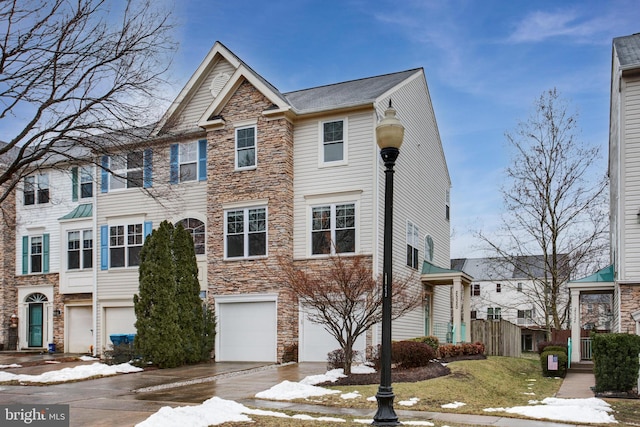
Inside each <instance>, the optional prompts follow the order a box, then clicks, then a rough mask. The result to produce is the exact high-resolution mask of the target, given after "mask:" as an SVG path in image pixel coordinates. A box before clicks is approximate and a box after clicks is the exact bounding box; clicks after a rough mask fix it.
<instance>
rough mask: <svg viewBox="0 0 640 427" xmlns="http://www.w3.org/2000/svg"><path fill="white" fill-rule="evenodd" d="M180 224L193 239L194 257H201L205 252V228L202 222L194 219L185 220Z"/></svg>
mask: <svg viewBox="0 0 640 427" xmlns="http://www.w3.org/2000/svg"><path fill="white" fill-rule="evenodd" d="M179 224H182V226H183V227H184V229H185V230H187V231H188V232H189V233H190V234H191V237H192V238H193V246H194V249H195V251H196V255H202V254H204V251H205V246H204V237H205V226H204V222H202V221H200V220H199V219H196V218H185V219H183V220H182V221H180V222H179Z"/></svg>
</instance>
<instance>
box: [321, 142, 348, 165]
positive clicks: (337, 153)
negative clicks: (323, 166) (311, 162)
mask: <svg viewBox="0 0 640 427" xmlns="http://www.w3.org/2000/svg"><path fill="white" fill-rule="evenodd" d="M343 148H344V144H343V143H341V142H337V143H332V144H325V145H324V161H325V162H337V161H340V160H343V159H344V156H343V154H342V153H343V151H344V149H343Z"/></svg>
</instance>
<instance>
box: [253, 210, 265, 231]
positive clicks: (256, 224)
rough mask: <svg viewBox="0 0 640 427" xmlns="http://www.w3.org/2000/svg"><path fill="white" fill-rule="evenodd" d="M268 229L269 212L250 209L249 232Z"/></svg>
mask: <svg viewBox="0 0 640 427" xmlns="http://www.w3.org/2000/svg"><path fill="white" fill-rule="evenodd" d="M266 229H267V211H266V209H264V208H261V209H249V232H256V231H265V230H266Z"/></svg>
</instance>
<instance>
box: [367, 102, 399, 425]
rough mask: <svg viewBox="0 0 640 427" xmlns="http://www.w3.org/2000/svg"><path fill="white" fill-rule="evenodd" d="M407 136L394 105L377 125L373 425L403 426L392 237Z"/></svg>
mask: <svg viewBox="0 0 640 427" xmlns="http://www.w3.org/2000/svg"><path fill="white" fill-rule="evenodd" d="M403 137H404V127H403V126H402V123H400V120H398V119H397V118H396V110H394V109H393V107H392V106H391V100H389V108H387V110H386V111H385V112H384V118H383V119H382V120H381V121H380V123H378V126H376V140H377V143H378V147H380V157H382V160H383V161H384V165H385V168H386V169H385V171H384V175H385V186H384V252H383V257H384V259H383V267H382V268H383V271H382V346H381V349H380V361H381V366H380V387H379V388H378V393H376V400H377V401H378V411H377V412H376V414H375V416H374V417H373V425H374V426H397V425H400V422H399V421H398V416H397V415H396V413H395V411H394V410H393V399H394V398H395V396H394V394H393V388H392V387H391V283H392V275H391V262H392V256H391V255H392V246H393V242H392V238H393V174H394V171H393V166H394V165H395V164H396V159H397V158H398V154H399V153H400V145H402V138H403Z"/></svg>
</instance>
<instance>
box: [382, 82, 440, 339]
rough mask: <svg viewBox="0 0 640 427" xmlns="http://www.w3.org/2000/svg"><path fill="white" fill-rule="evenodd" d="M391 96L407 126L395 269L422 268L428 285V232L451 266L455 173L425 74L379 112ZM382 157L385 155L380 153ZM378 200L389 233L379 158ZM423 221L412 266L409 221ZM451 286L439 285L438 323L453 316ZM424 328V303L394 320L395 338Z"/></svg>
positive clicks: (398, 180) (397, 181)
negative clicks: (449, 197)
mask: <svg viewBox="0 0 640 427" xmlns="http://www.w3.org/2000/svg"><path fill="white" fill-rule="evenodd" d="M389 97H390V98H391V99H392V102H393V107H394V108H395V109H396V111H397V117H398V119H399V120H400V121H401V122H402V123H403V125H404V126H405V135H404V140H403V144H402V146H401V147H400V155H399V156H398V160H397V161H396V166H395V176H394V211H393V221H394V224H393V264H394V266H393V274H394V276H397V277H400V275H409V274H411V273H414V272H415V273H416V276H415V277H416V279H415V280H416V292H421V291H422V284H421V283H420V280H419V275H420V274H419V273H420V272H421V270H422V260H423V259H424V238H425V236H426V235H427V234H428V235H430V236H431V237H432V238H433V241H434V259H433V263H434V264H435V265H437V266H439V267H442V268H450V258H449V254H450V229H449V221H447V220H446V218H445V200H446V192H447V190H448V189H449V187H450V185H451V184H450V178H449V173H448V169H447V165H446V161H445V158H444V152H443V149H442V144H441V141H440V135H439V132H438V128H437V124H436V121H435V115H434V112H433V109H432V105H431V99H430V97H429V92H428V89H427V86H426V82H425V80H424V77H423V74H421V73H418V74H416V75H415V76H414V77H412V78H411V79H409V80H408V81H407V82H406V83H405V84H404V85H401V86H400V87H398V88H396V90H394V91H393V92H392V93H390V94H388V96H385V97H384V98H383V99H381V100H380V102H379V103H378V105H377V111H378V115H379V117H383V116H384V111H385V110H386V108H387V106H388V103H389ZM378 158H379V156H378ZM378 167H379V169H378V171H379V172H378V173H379V175H378V177H379V193H378V206H379V210H380V212H381V215H380V216H381V219H380V221H379V223H378V227H379V228H378V233H379V235H380V236H383V232H384V223H383V220H382V218H383V212H384V182H385V181H384V180H385V177H384V165H383V164H382V161H381V160H379V162H378ZM407 221H411V222H413V223H414V224H416V225H417V226H418V227H419V231H420V242H421V244H420V245H419V246H418V248H419V259H420V263H419V265H420V268H419V270H418V271H417V272H416V271H415V270H413V269H411V268H409V267H407V266H406V223H407ZM378 244H379V246H378V254H379V261H378V265H379V269H380V271H381V270H382V256H383V239H382V237H381V238H380V239H379V240H378ZM448 288H449V287H448V286H436V287H435V289H434V297H433V306H432V313H433V321H432V324H433V323H438V322H440V323H442V322H444V323H447V322H449V320H450V317H451V314H450V313H451V310H450V290H449V289H448ZM423 334H424V309H423V308H420V309H418V310H416V311H415V312H412V313H410V314H408V315H406V316H403V317H402V318H400V319H397V320H395V321H394V323H393V337H394V339H402V338H411V337H415V336H418V335H423Z"/></svg>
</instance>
